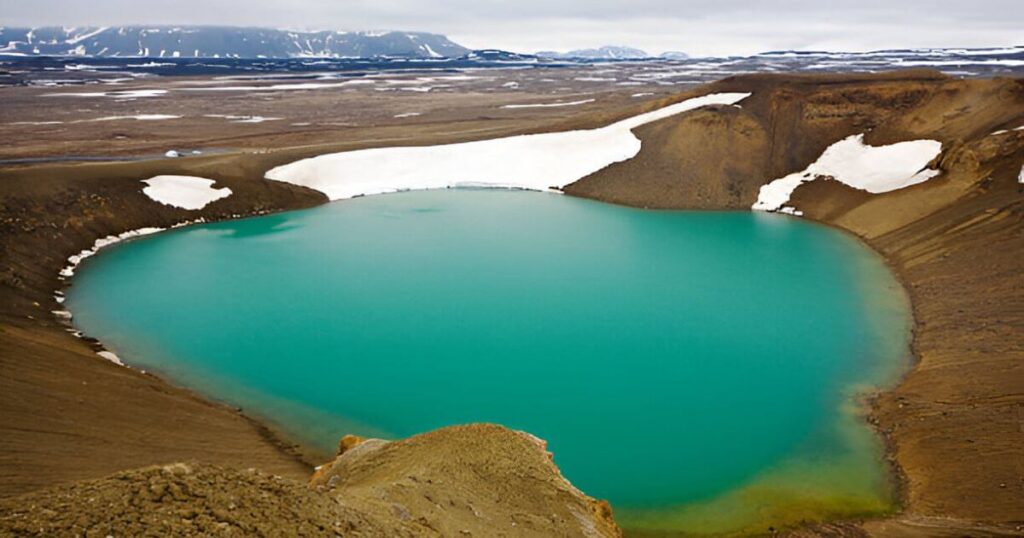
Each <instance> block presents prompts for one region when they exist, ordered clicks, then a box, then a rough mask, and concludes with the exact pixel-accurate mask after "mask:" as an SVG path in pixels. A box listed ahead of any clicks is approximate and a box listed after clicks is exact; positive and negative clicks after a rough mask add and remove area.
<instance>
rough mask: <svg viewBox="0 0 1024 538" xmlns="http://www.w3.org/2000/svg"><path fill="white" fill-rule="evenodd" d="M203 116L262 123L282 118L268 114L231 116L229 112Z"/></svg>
mask: <svg viewBox="0 0 1024 538" xmlns="http://www.w3.org/2000/svg"><path fill="white" fill-rule="evenodd" d="M203 117H204V118H223V119H226V120H230V121H231V123H263V122H265V121H278V120H280V119H282V118H274V117H270V116H233V115H231V114H206V115H205V116H203Z"/></svg>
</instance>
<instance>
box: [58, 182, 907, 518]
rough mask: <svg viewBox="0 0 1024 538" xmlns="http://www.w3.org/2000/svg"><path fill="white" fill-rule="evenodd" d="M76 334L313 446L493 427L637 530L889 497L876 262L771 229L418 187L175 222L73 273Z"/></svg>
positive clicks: (860, 505)
mask: <svg viewBox="0 0 1024 538" xmlns="http://www.w3.org/2000/svg"><path fill="white" fill-rule="evenodd" d="M68 301H69V305H70V307H71V310H72V312H73V313H74V314H75V321H76V323H77V324H78V325H79V326H80V327H81V328H82V329H83V330H84V331H85V332H86V333H87V334H90V335H92V336H96V337H98V338H100V339H101V340H103V341H104V342H105V343H106V344H107V345H108V347H110V348H111V349H112V350H114V351H115V352H117V353H118V354H119V355H120V356H121V358H122V359H123V360H124V361H125V362H127V363H129V364H132V365H135V366H138V367H141V368H146V369H150V370H155V371H158V372H161V373H163V374H164V375H167V376H169V377H170V378H172V379H174V380H176V381H177V382H179V383H182V384H186V385H190V386H193V387H196V388H198V389H200V390H202V391H204V392H206V393H208V394H212V395H214V396H215V397H219V398H222V399H225V400H228V401H231V402H234V403H237V404H240V405H242V406H244V407H245V408H246V410H247V411H248V412H250V413H254V414H257V415H260V416H263V417H266V418H268V419H270V420H272V421H275V422H277V423H279V424H282V425H284V427H285V429H287V430H288V431H289V432H291V433H293V434H295V435H298V436H300V437H302V438H305V439H307V440H309V441H310V442H313V443H316V444H318V445H320V446H322V447H324V448H325V449H330V447H333V446H334V444H335V443H336V441H337V439H338V438H339V437H340V436H341V435H342V434H344V433H360V434H369V435H377V436H386V437H403V436H408V435H411V434H415V433H418V432H423V431H426V430H430V429H434V428H437V427H441V426H445V425H449V424H457V423H465V422H474V421H488V422H498V423H501V424H505V425H508V426H510V427H513V428H518V429H523V430H527V431H530V432H532V433H534V434H536V435H538V436H539V437H542V438H544V439H546V440H548V442H549V447H550V449H551V450H552V451H553V452H554V454H555V461H556V463H558V465H559V466H560V467H561V469H562V470H563V472H564V474H565V475H566V477H567V478H569V479H570V480H571V481H572V482H573V483H574V484H575V485H577V486H578V487H580V488H581V489H583V490H584V491H585V492H587V493H588V494H590V495H592V496H595V497H599V498H606V499H609V500H611V502H612V504H613V506H614V508H615V510H616V517H617V519H619V520H620V522H622V523H624V524H625V525H627V526H629V527H633V528H638V529H643V528H647V529H664V528H684V529H687V530H691V531H698V532H712V531H714V532H719V531H730V530H739V529H748V530H749V529H758V528H765V526H766V525H769V524H774V525H779V524H785V523H786V522H787V521H790V520H799V519H802V518H808V517H810V518H817V517H825V516H829V515H842V514H849V513H862V512H872V511H883V510H886V509H888V507H889V492H888V488H887V485H886V474H885V471H884V467H883V466H882V464H881V463H880V460H879V448H878V444H877V442H876V441H875V439H874V438H873V436H872V435H871V434H870V432H869V431H868V429H867V428H866V427H864V426H863V425H861V423H860V422H859V420H858V419H857V417H856V416H855V411H854V409H855V406H854V399H853V395H854V394H855V392H856V391H857V390H859V389H863V388H865V387H867V386H871V385H877V384H880V383H885V382H887V381H891V380H892V379H893V377H894V376H896V375H898V373H899V371H900V369H901V368H902V367H903V365H904V361H905V358H904V357H905V355H906V339H907V321H908V317H907V310H906V305H905V302H904V299H903V295H902V292H901V291H900V290H899V287H898V285H897V283H896V282H895V281H894V280H893V278H892V276H891V275H890V274H889V273H888V271H887V270H886V268H885V267H884V266H883V265H882V263H881V261H880V260H879V259H878V258H876V257H875V256H874V255H873V253H871V252H870V251H868V250H867V249H866V248H864V247H863V246H861V245H860V244H859V243H857V242H856V241H854V240H852V239H851V238H849V237H847V236H845V235H844V234H841V233H838V232H835V231H833V230H830V229H827V228H825V227H821V226H817V225H813V224H810V223H807V222H803V221H801V220H799V219H793V218H788V217H783V216H777V215H765V214H751V213H744V212H735V213H704V212H665V211H643V210H636V209H629V208H623V207H617V206H612V205H606V204H600V203H596V202H590V201H585V200H579V199H574V198H570V197H566V196H558V195H550V194H540V193H528V192H514V191H513V192H506V191H501V192H499V191H469V190H454V191H428V192H413V193H402V194H394V195H384V196H374V197H367V198H360V199H355V200H349V201H344V202H338V203H333V204H329V205H327V206H323V207H319V208H316V209H311V210H307V211H300V212H293V213H287V214H281V215H273V216H267V217H261V218H253V219H246V220H242V221H236V222H229V223H220V224H212V225H204V226H197V227H190V228H183V229H178V230H175V231H171V232H166V233H162V234H158V235H156V236H153V237H150V238H147V239H144V240H139V241H133V242H130V243H127V244H124V245H121V246H117V247H113V248H111V249H109V250H108V251H104V252H103V254H102V255H100V256H98V257H96V258H93V259H90V260H88V261H87V262H86V263H85V264H84V265H83V267H82V268H81V269H80V274H79V275H78V276H76V277H75V280H74V286H73V288H72V289H71V290H70V293H69V298H68Z"/></svg>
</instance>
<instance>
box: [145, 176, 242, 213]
mask: <svg viewBox="0 0 1024 538" xmlns="http://www.w3.org/2000/svg"><path fill="white" fill-rule="evenodd" d="M142 182H143V183H145V184H146V185H148V186H147V187H145V188H143V189H142V192H143V194H145V195H146V196H149V197H150V198H151V199H152V200H153V201H155V202H160V203H161V204H164V205H169V206H173V207H180V208H181V209H190V210H196V209H202V208H204V207H206V205H207V204H209V203H210V202H213V201H215V200H220V199H221V198H227V197H228V196H230V195H231V189H229V188H227V187H224V188H221V189H214V188H213V183H214V181H213V180H212V179H205V178H201V177H192V176H156V177H154V178H151V179H144V180H142Z"/></svg>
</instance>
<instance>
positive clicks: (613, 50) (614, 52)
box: [537, 45, 689, 60]
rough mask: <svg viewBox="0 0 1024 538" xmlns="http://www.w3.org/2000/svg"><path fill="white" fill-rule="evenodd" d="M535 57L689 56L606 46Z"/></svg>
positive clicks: (561, 58)
mask: <svg viewBox="0 0 1024 538" xmlns="http://www.w3.org/2000/svg"><path fill="white" fill-rule="evenodd" d="M537 56H540V57H541V58H551V59H556V60H568V59H573V58H579V59H586V60H638V59H644V58H664V59H666V60H685V59H687V58H689V56H688V55H687V54H686V53H684V52H674V51H673V52H665V53H662V54H660V55H658V56H655V55H653V54H648V53H647V52H645V51H643V50H640V49H635V48H633V47H621V46H614V45H607V46H604V47H598V48H596V49H576V50H570V51H569V52H555V51H551V50H546V51H541V52H538V53H537Z"/></svg>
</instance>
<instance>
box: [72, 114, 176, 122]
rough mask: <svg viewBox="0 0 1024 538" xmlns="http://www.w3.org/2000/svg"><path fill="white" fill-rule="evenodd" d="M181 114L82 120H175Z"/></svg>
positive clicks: (136, 115)
mask: <svg viewBox="0 0 1024 538" xmlns="http://www.w3.org/2000/svg"><path fill="white" fill-rule="evenodd" d="M178 118H181V116H175V115H173V114H135V115H133V116H103V117H102V118H93V119H91V120H82V121H118V120H138V121H162V120H176V119H178Z"/></svg>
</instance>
